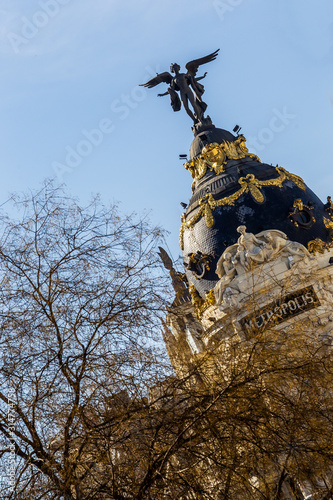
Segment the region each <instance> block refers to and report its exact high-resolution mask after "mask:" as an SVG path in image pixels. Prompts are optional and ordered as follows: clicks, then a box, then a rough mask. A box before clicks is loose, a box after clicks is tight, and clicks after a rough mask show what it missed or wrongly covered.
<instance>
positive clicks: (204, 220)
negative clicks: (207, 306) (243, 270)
mask: <svg viewBox="0 0 333 500" xmlns="http://www.w3.org/2000/svg"><path fill="white" fill-rule="evenodd" d="M245 141H246V139H245V137H244V136H243V135H240V136H234V135H233V134H231V133H230V132H228V131H226V130H223V129H219V128H215V127H213V126H212V127H210V128H208V129H207V130H204V131H202V132H200V133H199V134H198V135H197V136H196V137H195V139H194V141H193V143H192V145H191V150H190V152H191V159H190V161H188V162H187V163H185V168H187V169H188V170H189V171H190V172H191V174H192V177H193V178H194V182H193V185H192V191H193V193H192V197H191V199H190V202H189V204H188V207H187V209H186V212H185V214H183V216H182V224H181V230H180V246H181V249H182V251H183V260H184V265H185V269H186V276H187V279H188V281H189V283H190V284H192V285H194V287H195V289H196V290H197V292H198V293H199V294H200V296H201V297H203V298H204V297H205V295H206V294H207V293H208V292H209V291H210V290H212V289H213V288H214V286H215V285H216V283H217V281H218V280H219V278H218V276H217V275H216V273H215V269H216V264H217V261H218V259H219V258H220V256H221V255H222V253H223V252H224V250H225V249H226V248H227V247H229V246H230V245H233V244H234V243H236V242H237V239H238V237H239V233H238V232H237V228H238V227H239V226H241V225H244V226H246V230H247V231H248V232H251V233H254V234H257V233H259V232H261V231H264V230H269V229H277V230H280V231H282V232H284V233H285V234H286V235H287V237H288V238H289V239H290V240H292V241H296V242H299V243H301V244H303V245H304V246H306V247H307V246H308V243H309V242H311V241H313V240H315V239H317V238H319V239H320V240H322V241H324V242H326V241H328V240H329V229H328V228H327V227H326V226H327V219H326V225H325V218H326V217H328V213H327V210H326V209H325V207H326V206H324V204H323V203H322V201H321V200H320V199H319V198H318V197H317V196H316V195H315V194H314V193H313V192H312V191H311V190H310V189H309V188H308V187H307V186H306V184H305V183H304V181H303V180H302V179H301V178H300V177H299V176H297V175H294V174H292V173H290V172H288V171H287V170H286V169H284V168H283V167H280V166H278V165H277V166H276V167H273V166H272V165H268V164H265V163H261V162H260V159H259V158H258V157H257V156H256V155H254V154H251V153H250V152H249V151H248V150H247V148H246V145H245Z"/></svg>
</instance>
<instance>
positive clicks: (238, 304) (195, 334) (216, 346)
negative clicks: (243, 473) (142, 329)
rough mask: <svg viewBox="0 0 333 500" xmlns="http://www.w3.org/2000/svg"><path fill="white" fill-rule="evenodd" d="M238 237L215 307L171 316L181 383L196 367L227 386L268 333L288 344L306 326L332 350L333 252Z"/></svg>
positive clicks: (171, 347) (182, 309)
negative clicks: (240, 349)
mask: <svg viewBox="0 0 333 500" xmlns="http://www.w3.org/2000/svg"><path fill="white" fill-rule="evenodd" d="M238 231H239V233H240V236H239V238H238V241H237V243H235V244H234V245H232V246H231V247H229V248H227V249H226V250H225V251H224V252H223V254H222V256H221V257H220V259H219V260H218V263H217V269H216V274H217V275H218V276H219V278H220V280H219V281H218V283H217V285H216V286H215V289H214V295H215V303H214V304H211V305H209V306H208V307H206V308H205V309H204V310H203V311H201V312H200V311H199V310H198V304H196V303H195V301H194V305H193V304H191V303H189V302H187V303H186V304H183V305H180V306H178V307H176V308H172V309H171V310H170V311H169V314H168V318H167V325H166V326H165V335H164V339H165V342H166V345H167V349H168V352H169V356H170V359H171V362H172V364H173V366H174V369H175V372H176V373H177V375H178V376H184V375H185V376H186V375H188V374H190V373H191V372H193V367H195V368H196V372H197V373H199V376H200V378H201V380H206V381H208V382H207V383H208V384H210V382H211V381H212V379H216V380H217V379H220V380H221V379H224V380H226V381H227V380H228V378H229V377H231V370H232V366H233V361H234V357H235V346H236V345H238V346H239V345H240V342H241V343H251V342H255V339H256V337H257V336H258V335H259V334H262V333H263V332H265V331H266V330H269V331H270V332H276V333H277V338H278V337H279V338H281V336H282V338H283V336H291V335H293V331H295V327H297V325H301V327H302V328H303V329H305V331H307V332H309V334H310V335H312V336H313V339H314V342H318V343H319V344H320V343H322V344H325V345H326V346H327V348H328V349H330V348H331V347H330V346H333V249H324V250H323V251H322V253H320V252H317V253H315V254H310V253H309V252H308V251H307V249H306V248H305V247H304V246H303V245H301V244H300V243H297V242H292V241H290V240H288V239H287V237H286V235H285V234H284V233H282V232H280V231H277V230H268V231H263V232H261V233H258V234H256V235H254V234H252V233H247V232H246V228H245V226H242V227H239V228H238ZM198 300H199V299H198ZM199 305H200V304H199ZM196 306H197V307H196ZM198 316H199V317H198ZM304 325H306V326H304ZM277 347H278V346H277ZM252 480H253V481H254V483H255V481H256V478H255V477H253V479H252ZM252 480H251V481H252ZM318 488H319V490H320V484H319V483H318ZM281 491H282V496H281V498H284V499H286V500H296V499H301V498H302V499H306V498H321V497H320V496H312V494H314V491H313V487H312V486H311V485H310V484H305V483H304V484H303V483H302V484H297V493H295V484H292V486H290V482H289V483H288V481H286V482H285V483H284V484H283V486H282V489H281ZM316 492H317V493H318V489H317V490H316Z"/></svg>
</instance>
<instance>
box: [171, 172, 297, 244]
mask: <svg viewBox="0 0 333 500" xmlns="http://www.w3.org/2000/svg"><path fill="white" fill-rule="evenodd" d="M276 170H277V172H278V173H279V177H277V178H275V179H268V180H266V181H259V180H258V179H256V177H255V176H254V175H253V174H247V176H246V177H241V178H240V179H239V180H238V183H239V184H240V186H241V188H240V189H239V190H238V191H236V192H235V193H233V194H231V195H230V196H226V197H225V198H222V199H221V200H214V198H213V195H212V194H211V193H209V194H206V195H205V196H204V197H203V198H201V199H200V200H199V207H200V208H199V210H198V211H197V213H196V214H195V215H193V217H191V219H190V220H189V221H187V222H186V217H185V214H182V216H181V226H180V233H179V245H180V248H181V250H184V239H183V237H184V231H185V229H190V228H192V227H193V226H194V224H195V223H196V222H197V221H198V220H199V219H200V218H201V217H204V218H205V223H206V226H207V227H209V228H211V227H213V225H214V217H213V212H212V211H213V210H215V208H216V207H222V206H224V205H234V204H235V201H237V200H238V198H240V196H242V194H244V193H250V194H251V195H252V197H253V198H254V199H255V200H256V201H257V202H258V203H263V202H264V195H263V194H262V192H261V188H262V187H264V186H277V187H280V188H281V187H282V185H283V183H284V181H286V180H290V181H292V182H293V183H294V184H296V186H298V187H299V188H301V189H302V190H303V191H305V184H304V181H303V179H302V178H301V177H299V176H298V175H294V174H291V173H290V172H288V171H287V170H285V169H284V168H282V167H276Z"/></svg>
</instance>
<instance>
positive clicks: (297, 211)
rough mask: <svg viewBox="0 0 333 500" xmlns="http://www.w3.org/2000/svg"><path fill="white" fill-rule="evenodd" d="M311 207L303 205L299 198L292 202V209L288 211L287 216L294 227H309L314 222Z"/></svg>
mask: <svg viewBox="0 0 333 500" xmlns="http://www.w3.org/2000/svg"><path fill="white" fill-rule="evenodd" d="M312 211H313V207H312V206H308V205H304V203H303V201H302V200H301V199H300V198H297V199H296V200H295V201H294V203H293V210H292V211H291V212H290V213H289V215H288V218H289V219H290V220H291V222H292V223H293V224H294V225H295V226H296V227H299V226H301V227H303V228H305V229H310V227H312V226H313V224H314V223H315V222H316V219H315V218H314V216H313V214H312Z"/></svg>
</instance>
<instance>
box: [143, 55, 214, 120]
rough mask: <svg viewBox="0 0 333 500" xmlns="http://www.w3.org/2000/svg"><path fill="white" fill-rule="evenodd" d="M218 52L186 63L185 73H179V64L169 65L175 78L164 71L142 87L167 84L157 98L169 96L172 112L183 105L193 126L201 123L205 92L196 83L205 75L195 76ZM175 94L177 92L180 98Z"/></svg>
mask: <svg viewBox="0 0 333 500" xmlns="http://www.w3.org/2000/svg"><path fill="white" fill-rule="evenodd" d="M219 50H220V49H217V50H215V52H213V53H212V54H209V55H208V56H205V57H201V58H200V59H194V60H193V61H190V62H188V63H187V64H186V65H185V68H186V69H187V73H180V66H179V64H177V63H174V64H171V66H170V71H171V73H174V75H175V76H172V75H171V74H170V73H169V72H168V71H165V72H164V73H159V74H157V75H156V76H155V77H154V78H152V79H151V80H149V81H148V82H146V83H143V84H142V86H143V87H147V88H149V89H151V88H153V87H155V86H156V85H158V84H160V83H162V82H165V83H168V84H169V88H168V90H167V92H164V94H158V96H165V95H168V94H169V95H170V98H171V106H172V109H173V110H174V111H179V110H180V109H181V105H182V104H183V106H184V109H185V111H186V113H187V114H188V115H189V116H190V117H191V118H192V120H193V122H194V124H196V123H198V122H201V121H202V120H203V119H204V113H205V111H206V108H207V104H206V103H205V102H203V100H202V95H203V93H204V90H205V89H204V86H203V85H201V84H200V83H198V82H199V80H202V79H203V78H205V76H206V74H207V73H205V74H204V75H203V76H200V77H198V78H197V77H196V74H197V71H198V68H199V66H201V65H202V64H206V63H208V62H211V61H214V59H216V57H217V53H218V51H219ZM177 92H179V94H180V97H179V95H178V93H177ZM189 104H191V106H192V108H193V111H192V110H191V108H190V106H189Z"/></svg>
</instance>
